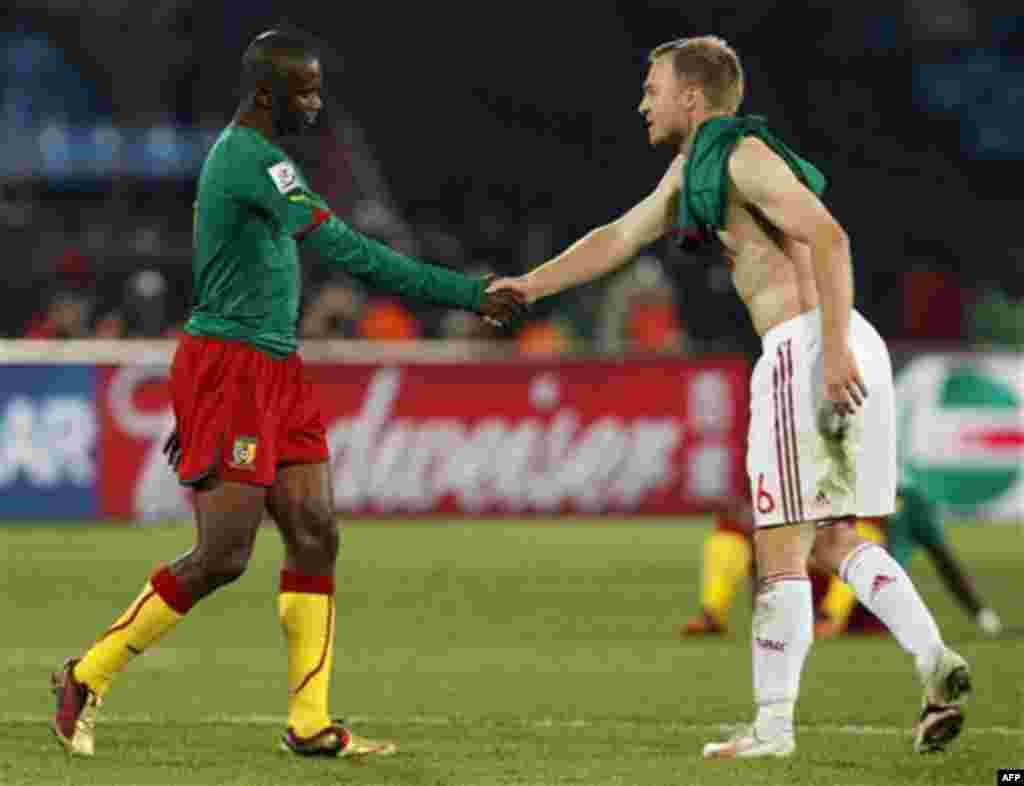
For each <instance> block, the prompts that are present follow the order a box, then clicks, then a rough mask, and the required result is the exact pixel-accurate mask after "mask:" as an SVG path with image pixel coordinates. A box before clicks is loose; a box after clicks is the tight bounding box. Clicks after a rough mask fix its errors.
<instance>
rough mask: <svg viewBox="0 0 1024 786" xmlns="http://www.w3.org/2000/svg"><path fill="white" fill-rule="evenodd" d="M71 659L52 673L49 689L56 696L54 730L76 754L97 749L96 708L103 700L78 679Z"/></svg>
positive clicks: (88, 753)
mask: <svg viewBox="0 0 1024 786" xmlns="http://www.w3.org/2000/svg"><path fill="white" fill-rule="evenodd" d="M77 663H78V661H77V660H76V659H74V658H68V659H67V660H66V661H64V665H63V666H62V667H61V670H60V671H58V672H54V673H53V674H51V675H50V689H51V690H52V691H53V693H54V695H55V696H56V697H57V714H56V716H55V717H54V720H53V733H54V735H55V736H56V737H57V739H58V740H60V742H61V744H62V745H63V746H64V749H65V750H66V751H67V752H68V753H70V754H72V755H75V756H92V755H93V754H94V753H95V751H96V745H95V743H96V710H97V708H98V707H99V706H100V704H101V699H100V698H99V696H97V695H96V694H95V693H94V692H93V691H92V690H90V688H89V686H88V685H86V684H84V683H82V682H79V681H78V680H76V679H75V664H77Z"/></svg>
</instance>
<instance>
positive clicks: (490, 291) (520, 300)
mask: <svg viewBox="0 0 1024 786" xmlns="http://www.w3.org/2000/svg"><path fill="white" fill-rule="evenodd" d="M515 280H516V279H507V278H500V279H496V280H494V281H493V283H491V284H490V285H489V286H488V287H487V290H486V291H485V293H484V301H483V303H481V304H480V315H481V316H482V317H483V318H484V322H486V323H487V324H488V325H493V326H495V327H500V328H511V327H515V326H516V325H517V324H518V323H519V322H520V321H521V320H522V319H523V318H524V317H525V316H526V314H527V312H528V311H529V310H530V307H529V305H527V300H526V296H525V295H523V293H522V292H520V291H519V290H518V289H515V288H513V287H508V286H499V284H500V283H501V282H503V281H515Z"/></svg>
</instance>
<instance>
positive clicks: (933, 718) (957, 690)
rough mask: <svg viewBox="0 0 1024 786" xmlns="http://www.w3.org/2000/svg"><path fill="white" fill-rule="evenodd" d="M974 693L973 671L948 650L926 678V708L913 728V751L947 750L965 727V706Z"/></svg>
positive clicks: (943, 652)
mask: <svg viewBox="0 0 1024 786" xmlns="http://www.w3.org/2000/svg"><path fill="white" fill-rule="evenodd" d="M970 693H971V671H970V668H969V667H968V665H967V661H965V660H964V659H963V658H962V657H960V655H958V654H957V653H955V652H953V650H951V649H949V648H948V647H946V648H945V649H943V651H942V655H940V656H939V659H938V660H937V661H936V663H935V666H934V667H933V668H932V671H931V674H929V675H928V676H927V677H925V679H924V701H923V704H924V707H923V709H922V710H921V717H920V718H919V719H918V722H917V724H915V726H914V750H915V751H917V752H918V753H934V752H936V751H941V750H945V748H946V746H947V745H948V744H949V743H950V742H952V741H953V740H954V739H956V737H957V735H958V734H960V730H961V729H962V728H963V725H964V712H963V709H962V706H963V705H964V704H965V703H966V702H967V699H968V697H969V696H970Z"/></svg>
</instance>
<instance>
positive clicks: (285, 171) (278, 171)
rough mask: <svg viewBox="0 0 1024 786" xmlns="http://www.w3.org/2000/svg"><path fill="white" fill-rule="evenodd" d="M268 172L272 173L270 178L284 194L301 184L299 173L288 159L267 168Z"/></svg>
mask: <svg viewBox="0 0 1024 786" xmlns="http://www.w3.org/2000/svg"><path fill="white" fill-rule="evenodd" d="M267 174H268V175H270V179H271V180H273V181H274V185H275V186H277V190H278V191H280V192H281V193H282V194H287V193H288V192H289V191H291V190H292V189H293V188H297V187H298V186H299V175H298V173H297V172H296V171H295V167H294V166H292V164H291V163H290V162H288V161H281V162H279V163H277V164H274V165H273V166H272V167H270V168H269V169H268V170H267Z"/></svg>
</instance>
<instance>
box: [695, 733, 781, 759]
mask: <svg viewBox="0 0 1024 786" xmlns="http://www.w3.org/2000/svg"><path fill="white" fill-rule="evenodd" d="M795 750H796V742H795V741H794V739H793V737H792V735H784V736H780V737H776V738H775V739H771V740H762V739H760V738H759V737H758V736H757V731H756V730H755V729H754V727H753V726H752V725H751V726H746V727H744V728H742V729H740V730H739V731H738V732H736V733H735V734H734V735H733V736H732V737H730V738H729V739H728V740H727V741H726V742H709V743H708V744H707V745H705V746H704V758H705V759H759V758H766V757H774V758H778V759H782V758H785V757H787V756H792V755H793V751H795Z"/></svg>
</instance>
